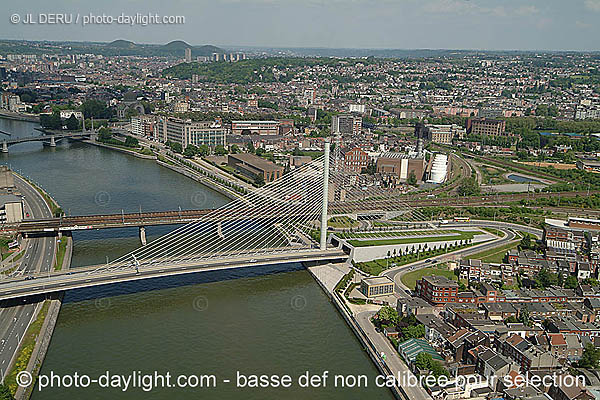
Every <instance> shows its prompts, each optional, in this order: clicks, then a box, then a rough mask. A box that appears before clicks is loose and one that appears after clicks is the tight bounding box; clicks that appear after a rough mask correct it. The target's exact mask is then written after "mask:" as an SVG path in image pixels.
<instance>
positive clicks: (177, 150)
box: [169, 142, 183, 154]
mask: <svg viewBox="0 0 600 400" xmlns="http://www.w3.org/2000/svg"><path fill="white" fill-rule="evenodd" d="M169 147H170V148H171V150H173V151H174V152H175V153H179V154H181V153H183V146H182V145H181V143H177V142H171V143H170V145H169Z"/></svg>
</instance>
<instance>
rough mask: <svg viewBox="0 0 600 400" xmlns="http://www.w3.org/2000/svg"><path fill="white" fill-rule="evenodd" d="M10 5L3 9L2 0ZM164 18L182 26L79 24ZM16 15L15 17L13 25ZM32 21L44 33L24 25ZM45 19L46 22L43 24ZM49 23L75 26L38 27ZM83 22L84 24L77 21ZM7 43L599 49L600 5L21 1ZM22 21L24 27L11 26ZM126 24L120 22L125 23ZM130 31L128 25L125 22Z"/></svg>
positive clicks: (401, 0) (1, 13) (565, 1)
mask: <svg viewBox="0 0 600 400" xmlns="http://www.w3.org/2000/svg"><path fill="white" fill-rule="evenodd" d="M5 1H6V0H5ZM138 13H139V14H140V15H148V14H149V13H151V14H153V15H154V14H158V15H160V16H161V17H162V16H183V17H184V18H185V23H181V24H162V25H157V24H154V25H148V26H139V25H134V26H129V25H125V24H119V23H117V22H118V21H117V22H113V23H112V24H109V23H103V24H99V23H91V24H88V25H86V26H83V25H82V22H83V21H84V19H85V17H88V22H89V18H90V16H94V17H95V18H98V17H100V16H102V15H105V16H107V17H108V16H110V17H113V18H114V19H115V20H118V17H119V16H122V15H123V16H124V15H127V16H131V15H136V14H138ZM15 14H16V15H17V17H15ZM27 14H32V16H33V21H35V22H38V23H37V24H25V23H24V21H25V20H26V19H27ZM40 14H43V15H42V16H40ZM47 14H67V15H72V18H73V21H72V23H70V24H68V23H64V24H63V23H52V24H51V23H40V22H44V21H43V20H44V18H46V19H49V18H51V16H46V15H47ZM78 15H79V18H78V19H77V16H78ZM0 20H2V21H3V22H2V23H0V38H2V39H26V40H56V41H60V40H74V41H101V42H110V41H112V40H115V39H126V40H131V41H134V42H136V43H167V42H170V41H172V40H184V41H186V42H188V43H190V44H192V45H203V44H214V45H219V46H257V47H326V48H388V49H389V48H392V49H423V48H426V49H480V50H578V51H579V50H584V51H586V50H587V51H589V50H592V51H599V50H600V40H598V38H600V23H598V22H599V21H600V0H94V1H89V0H52V1H48V0H20V1H10V2H5V3H4V4H3V7H2V9H1V10H0ZM16 20H18V21H19V22H18V23H14V22H15V21H16ZM121 20H123V18H121ZM123 22H125V21H123Z"/></svg>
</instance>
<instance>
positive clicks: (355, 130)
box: [331, 114, 362, 135]
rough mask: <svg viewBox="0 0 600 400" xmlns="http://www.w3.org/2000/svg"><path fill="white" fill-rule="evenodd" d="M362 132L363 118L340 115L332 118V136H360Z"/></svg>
mask: <svg viewBox="0 0 600 400" xmlns="http://www.w3.org/2000/svg"><path fill="white" fill-rule="evenodd" d="M361 130H362V118H361V117H359V116H356V115H352V114H340V115H334V116H332V117H331V134H332V135H334V134H338V133H341V134H342V135H359V134H360V132H361Z"/></svg>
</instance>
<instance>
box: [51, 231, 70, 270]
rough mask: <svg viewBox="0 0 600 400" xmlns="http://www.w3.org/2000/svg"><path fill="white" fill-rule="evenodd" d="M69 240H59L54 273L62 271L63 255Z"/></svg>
mask: <svg viewBox="0 0 600 400" xmlns="http://www.w3.org/2000/svg"><path fill="white" fill-rule="evenodd" d="M68 241H69V238H67V237H63V238H62V239H61V240H60V243H59V244H58V246H57V247H56V265H55V266H54V270H55V271H60V270H61V269H62V265H63V261H64V259H65V253H66V250H67V242H68Z"/></svg>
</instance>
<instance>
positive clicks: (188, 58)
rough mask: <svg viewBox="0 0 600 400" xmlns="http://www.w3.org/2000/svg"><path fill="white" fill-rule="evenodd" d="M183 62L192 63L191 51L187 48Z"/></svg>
mask: <svg viewBox="0 0 600 400" xmlns="http://www.w3.org/2000/svg"><path fill="white" fill-rule="evenodd" d="M185 62H188V63H189V62H192V49H191V48H189V47H188V48H186V49H185Z"/></svg>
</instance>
